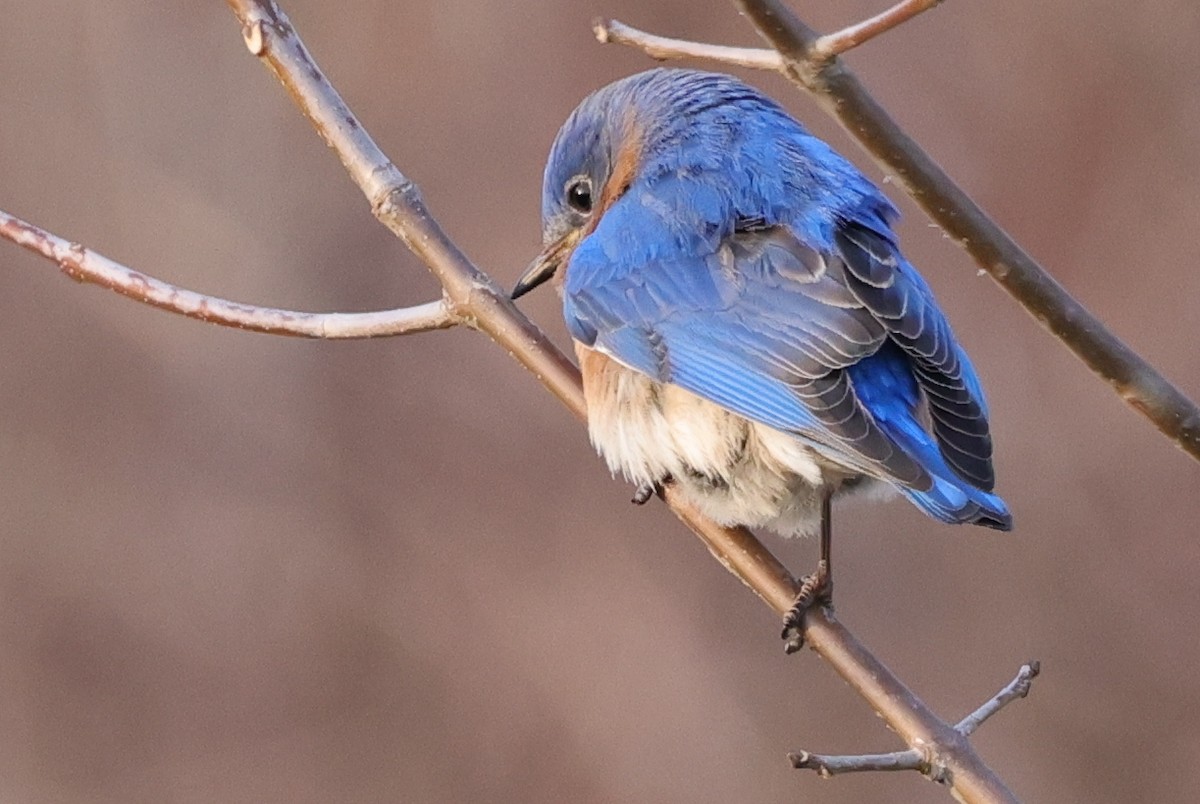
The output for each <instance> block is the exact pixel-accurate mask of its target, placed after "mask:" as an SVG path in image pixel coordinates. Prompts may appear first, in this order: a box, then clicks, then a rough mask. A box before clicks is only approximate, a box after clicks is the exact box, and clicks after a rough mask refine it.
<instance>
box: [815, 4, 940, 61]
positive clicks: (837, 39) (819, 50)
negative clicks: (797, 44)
mask: <svg viewBox="0 0 1200 804" xmlns="http://www.w3.org/2000/svg"><path fill="white" fill-rule="evenodd" d="M941 2H942V0H901V2H899V3H897V4H896V5H894V6H892V7H891V8H889V9H888V10H887V11H885V12H883V13H882V14H876V15H875V16H874V17H871V18H870V19H867V20H863V21H862V22H860V23H857V24H855V25H849V26H847V27H845V28H843V29H842V30H840V31H834V32H833V33H831V34H825V35H824V36H822V37H819V38H818V39H817V41H816V42H814V43H813V46H812V53H811V54H810V55H811V57H812V58H813V59H815V60H817V61H828V60H829V59H832V58H833V57H834V56H839V55H841V54H842V53H845V52H846V51H847V50H851V49H853V48H856V47H858V46H859V45H861V44H863V43H864V42H869V41H870V40H872V39H874V38H875V37H877V36H879V35H880V34H885V33H887V32H888V31H890V30H892V29H893V28H895V27H896V26H897V25H901V24H903V23H905V22H908V21H909V20H910V19H912V18H913V17H915V16H917V15H918V14H920V13H921V12H923V11H928V10H929V9H931V8H933V7H934V6H936V5H938V4H939V3H941Z"/></svg>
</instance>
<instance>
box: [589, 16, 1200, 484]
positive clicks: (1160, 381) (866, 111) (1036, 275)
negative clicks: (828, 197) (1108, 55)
mask: <svg viewBox="0 0 1200 804" xmlns="http://www.w3.org/2000/svg"><path fill="white" fill-rule="evenodd" d="M734 4H735V5H736V6H737V7H738V8H739V9H741V10H742V11H743V12H744V13H745V15H746V16H747V17H749V18H750V20H751V22H752V23H753V24H754V26H755V27H756V28H757V29H758V31H759V33H760V34H761V35H762V37H763V38H764V39H765V40H766V41H767V42H768V43H770V44H771V46H772V48H773V49H774V53H772V51H770V50H765V51H764V50H758V49H755V48H725V47H723V46H721V45H711V44H704V43H699V42H687V41H683V40H679V39H668V38H666V37H661V36H655V35H653V34H649V33H646V32H644V31H639V30H638V29H636V28H631V27H630V26H628V25H624V24H622V23H620V22H617V21H615V20H613V21H608V22H598V23H597V24H596V26H595V28H594V30H595V32H596V38H597V39H599V40H600V41H601V42H616V43H619V44H625V45H630V46H632V47H636V48H639V49H641V50H643V51H645V52H646V53H648V54H649V55H650V56H652V57H654V58H656V59H667V58H671V59H675V58H700V59H708V60H710V61H715V62H718V63H722V64H732V65H736V66H740V67H752V68H757V69H763V70H775V71H778V72H780V73H782V74H783V75H784V76H785V77H787V78H788V79H789V80H791V81H792V83H794V84H796V85H797V86H799V87H800V88H802V89H804V90H806V91H808V92H810V93H812V94H813V96H814V97H816V99H817V100H818V101H819V102H820V103H821V105H822V106H823V107H824V108H825V111H826V112H828V113H829V114H830V115H832V116H833V117H835V118H836V119H837V120H838V121H839V122H840V123H841V124H842V126H843V127H844V128H845V129H846V131H847V132H848V133H849V134H850V136H852V137H853V138H854V139H856V140H857V141H858V142H859V144H860V145H861V146H862V147H863V148H864V149H866V151H867V152H868V153H869V154H870V155H871V156H872V157H873V158H874V159H875V161H876V163H878V164H879V165H880V167H882V168H883V169H884V170H885V171H887V172H888V173H889V174H891V175H895V176H896V177H897V178H898V180H899V182H900V184H901V185H902V186H903V187H904V189H905V190H906V191H907V192H908V194H909V195H911V196H912V197H913V199H914V200H915V201H916V202H917V204H918V205H919V206H920V207H921V208H922V209H923V210H925V213H926V214H927V215H929V217H930V218H932V219H933V220H934V222H936V223H937V224H938V225H939V226H940V227H941V228H942V229H943V230H945V232H946V233H947V234H948V235H950V237H951V238H953V239H954V240H955V241H956V242H957V243H958V244H959V245H960V246H962V247H963V249H965V250H966V252H967V253H968V254H970V255H971V257H972V258H973V259H974V260H975V262H976V263H978V265H979V266H980V267H981V268H983V270H984V271H986V272H987V273H988V274H989V275H990V276H991V277H992V279H994V280H995V281H996V283H997V284H999V285H1000V286H1001V287H1002V288H1004V290H1005V291H1007V292H1008V294H1009V295H1010V296H1012V297H1013V298H1014V299H1016V301H1017V303H1019V304H1020V305H1021V306H1023V307H1024V308H1025V309H1026V310H1027V311H1029V313H1030V314H1031V315H1032V316H1033V317H1034V318H1035V319H1037V321H1038V322H1039V323H1040V324H1041V325H1042V326H1043V327H1045V328H1046V329H1047V330H1049V331H1050V333H1051V334H1052V335H1054V336H1055V337H1057V338H1058V339H1059V340H1060V341H1062V342H1063V343H1064V344H1065V345H1066V347H1067V348H1068V349H1070V350H1071V351H1072V352H1074V353H1075V356H1076V357H1078V358H1079V359H1080V360H1082V361H1083V362H1084V364H1086V365H1087V366H1088V368H1090V369H1091V370H1092V372H1093V373H1094V374H1096V375H1097V376H1098V377H1100V378H1101V379H1102V380H1104V381H1105V382H1106V383H1108V384H1109V385H1110V386H1111V387H1112V389H1113V390H1114V391H1115V392H1116V393H1117V395H1118V396H1120V397H1121V398H1122V399H1123V400H1125V403H1126V404H1128V405H1129V406H1130V407H1131V408H1133V409H1134V410H1136V411H1138V412H1139V413H1141V414H1142V415H1143V416H1145V417H1146V418H1147V419H1149V420H1150V422H1151V423H1152V424H1153V425H1154V426H1155V427H1157V428H1158V430H1159V431H1160V432H1161V433H1162V434H1163V435H1164V436H1166V437H1167V438H1168V439H1170V440H1171V441H1173V442H1174V443H1175V444H1176V446H1178V447H1179V448H1180V449H1182V450H1183V451H1184V452H1186V453H1188V454H1189V455H1191V456H1192V457H1193V458H1195V459H1196V460H1200V408H1198V407H1197V406H1196V403H1195V402H1193V401H1192V400H1191V399H1189V398H1188V397H1187V396H1186V395H1185V394H1184V393H1183V392H1182V391H1180V390H1179V389H1178V388H1177V387H1176V386H1175V385H1174V384H1172V383H1171V381H1170V380H1168V379H1167V378H1166V377H1164V376H1163V375H1162V374H1161V373H1160V372H1159V371H1158V370H1157V369H1156V368H1154V366H1152V365H1151V364H1150V363H1149V362H1147V361H1146V360H1145V359H1144V358H1143V357H1141V356H1140V355H1139V354H1138V353H1137V352H1135V351H1134V350H1133V349H1131V348H1129V346H1127V345H1126V344H1125V343H1124V342H1123V341H1121V339H1120V338H1118V337H1117V336H1116V335H1115V334H1113V333H1112V332H1111V331H1110V330H1109V329H1108V328H1107V327H1106V326H1105V325H1104V323H1103V322H1102V321H1100V319H1098V318H1097V317H1096V316H1095V315H1093V314H1092V313H1091V312H1090V311H1089V310H1088V309H1087V308H1086V307H1084V306H1083V305H1082V304H1080V303H1079V302H1078V301H1077V300H1076V299H1075V298H1074V297H1072V296H1071V294H1070V293H1068V292H1067V290H1066V289H1065V288H1064V287H1063V286H1062V285H1060V284H1059V283H1058V282H1057V281H1056V280H1055V279H1054V277H1052V276H1051V275H1050V274H1049V273H1047V272H1046V269H1044V268H1043V267H1042V266H1041V265H1039V264H1038V263H1037V261H1035V260H1034V259H1033V257H1031V256H1030V255H1029V254H1028V253H1027V252H1026V251H1025V250H1024V249H1023V248H1021V246H1020V245H1019V244H1018V243H1017V242H1016V241H1015V240H1013V239H1012V237H1011V236H1010V235H1009V234H1008V233H1007V232H1005V231H1004V230H1003V229H1001V228H1000V226H999V224H997V223H996V222H995V221H993V220H992V219H991V218H990V217H988V215H987V213H985V212H984V211H983V210H982V209H981V208H980V207H979V205H978V204H976V203H975V202H974V201H973V200H972V199H971V197H970V196H968V195H967V194H966V192H964V191H963V190H962V188H960V187H959V186H958V185H957V184H955V183H954V181H953V180H952V179H951V178H950V177H949V176H948V175H947V174H946V172H945V171H943V170H942V169H941V167H940V166H938V164H937V163H936V162H935V161H934V160H933V159H932V157H930V156H929V154H927V153H925V151H924V150H922V148H921V147H920V146H919V145H918V144H917V143H916V142H915V141H914V140H913V139H912V138H911V137H909V136H908V135H907V134H906V133H904V131H903V130H901V128H900V127H899V126H898V125H897V124H896V122H895V121H894V120H892V118H891V117H890V116H889V115H888V113H887V112H886V111H884V109H883V107H881V106H880V105H879V104H878V103H877V102H876V101H875V99H874V98H873V97H871V95H870V94H869V93H868V92H867V90H866V89H865V88H864V87H863V85H862V84H861V83H859V81H858V79H857V78H856V77H855V76H854V74H853V73H851V72H850V70H849V69H848V68H847V67H846V66H845V64H843V63H842V62H841V60H840V59H837V58H835V57H834V56H836V54H837V53H842V52H844V51H845V50H847V49H849V48H850V47H854V46H855V45H858V44H861V43H862V42H865V41H867V39H870V38H872V37H874V36H877V35H879V34H880V33H883V32H884V31H886V30H890V29H891V28H893V27H895V26H896V25H898V24H900V23H901V22H904V21H905V20H907V19H910V18H911V17H913V16H915V15H916V14H917V13H919V12H920V11H924V10H925V9H926V8H929V7H932V6H933V5H935V3H933V2H929V0H917V1H916V2H912V1H911V0H910V1H908V2H902V3H900V4H899V5H897V6H895V7H893V8H891V9H889V10H888V11H885V12H884V13H883V14H880V15H879V16H877V17H873V18H872V19H870V20H867V21H865V22H863V23H860V24H858V25H853V26H850V27H849V28H846V29H845V30H843V31H839V32H837V33H834V34H829V35H828V36H824V37H822V36H818V35H817V33H816V32H815V31H813V30H812V29H811V28H809V27H808V26H807V25H805V24H804V23H803V22H801V21H800V20H799V19H797V18H796V16H795V15H794V14H793V13H792V12H791V10H790V9H789V8H788V7H787V6H786V5H784V4H783V2H781V0H734Z"/></svg>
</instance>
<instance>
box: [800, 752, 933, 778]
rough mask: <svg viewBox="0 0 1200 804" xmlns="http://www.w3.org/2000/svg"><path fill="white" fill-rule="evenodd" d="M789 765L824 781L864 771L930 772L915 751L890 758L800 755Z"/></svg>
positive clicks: (879, 755)
mask: <svg viewBox="0 0 1200 804" xmlns="http://www.w3.org/2000/svg"><path fill="white" fill-rule="evenodd" d="M788 761H789V762H791V763H792V767H793V768H796V769H797V770H813V771H816V772H817V775H818V776H820V777H821V778H823V779H828V778H829V777H830V776H837V775H838V774H840V773H859V772H863V771H913V770H915V771H921V772H922V773H923V774H924V773H925V771H926V770H927V769H928V766H929V760H928V758H927V757H926V756H925V755H924V754H922V753H921V752H920V751H918V750H917V749H915V748H910V749H908V750H907V751H891V752H889V753H887V754H851V755H840V754H813V753H809V752H808V751H797V752H795V753H793V754H788Z"/></svg>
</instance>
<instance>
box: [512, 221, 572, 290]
mask: <svg viewBox="0 0 1200 804" xmlns="http://www.w3.org/2000/svg"><path fill="white" fill-rule="evenodd" d="M575 239H576V238H573V237H571V236H570V235H567V236H566V237H564V238H562V239H561V240H556V241H555V242H553V243H551V244H550V245H549V246H547V247H546V248H545V250H544V251H542V253H541V254H539V255H538V257H537V259H535V260H534V261H533V262H531V263H530V264H529V267H528V268H526V269H525V273H523V274H521V278H520V279H518V280H517V284H516V285H515V286H514V287H513V289H512V293H510V294H509V295H508V296H509V298H510V299H519V298H521V297H522V296H524V295H525V294H526V293H528V292H529V291H531V290H533V289H534V288H536V287H537V286H538V285H541V284H543V283H545V282H547V281H548V280H549V279H550V278H551V277H552V276H554V273H555V272H556V271H557V270H558V269H559V266H561V265H562V264H563V262H564V261H565V260H566V258H567V256H568V255H569V254H570V253H571V249H572V248H573V247H574V245H575Z"/></svg>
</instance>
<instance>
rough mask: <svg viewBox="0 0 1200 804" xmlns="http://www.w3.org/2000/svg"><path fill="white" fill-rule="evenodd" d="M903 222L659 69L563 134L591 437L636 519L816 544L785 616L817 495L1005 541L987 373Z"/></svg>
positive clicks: (813, 153)
mask: <svg viewBox="0 0 1200 804" xmlns="http://www.w3.org/2000/svg"><path fill="white" fill-rule="evenodd" d="M897 216H898V213H897V211H896V209H895V208H894V207H893V206H892V205H891V203H890V202H889V201H888V200H887V199H886V198H885V197H884V196H883V194H882V193H881V192H880V191H879V189H878V188H877V187H875V186H874V185H873V184H872V183H871V182H870V181H869V180H868V179H867V178H866V177H865V176H863V175H862V174H861V173H860V172H859V171H858V170H857V169H856V168H855V167H854V166H853V165H851V164H850V163H849V162H848V161H846V160H845V159H843V158H842V157H841V156H839V155H838V154H836V153H835V152H834V151H833V149H831V148H830V147H829V146H828V145H827V144H825V143H824V142H822V141H821V140H819V139H817V138H816V137H814V136H813V135H812V134H810V133H809V132H808V131H807V130H806V129H805V128H804V127H803V126H802V125H801V124H800V123H798V122H797V121H796V120H794V119H793V118H792V117H790V116H789V115H788V114H787V113H786V112H785V111H784V110H783V109H782V108H781V107H780V106H779V105H778V104H776V103H775V102H774V101H772V100H770V99H769V98H767V97H765V96H764V95H762V94H761V93H759V92H758V91H757V90H755V89H753V88H751V87H749V86H747V85H746V84H744V83H742V82H741V81H739V80H737V79H735V78H733V77H731V76H727V75H721V74H716V73H706V72H697V71H693V70H668V69H658V70H651V71H649V72H645V73H640V74H638V75H634V76H630V77H628V78H625V79H623V80H620V81H617V82H616V83H613V84H610V85H609V86H607V87H604V88H603V89H600V90H598V91H597V92H595V93H593V94H592V95H590V96H589V97H588V98H586V99H585V100H584V101H583V103H581V104H580V105H579V108H577V109H576V110H575V111H574V112H573V113H572V114H571V116H570V117H569V118H568V119H567V122H566V123H565V124H564V125H563V127H562V130H561V131H559V133H558V137H557V139H556V140H555V142H554V146H553V148H552V149H551V152H550V158H549V162H548V163H547V165H546V173H545V180H544V184H543V189H542V233H543V243H544V248H543V252H542V254H541V256H539V257H538V259H537V260H535V261H534V263H533V264H532V265H531V266H530V268H529V270H528V271H526V273H525V274H524V275H523V276H522V277H521V279H520V280H519V281H518V283H517V286H516V287H515V289H514V290H513V292H512V296H513V298H516V297H518V296H520V295H522V294H524V293H526V292H527V291H529V290H530V289H532V288H534V287H536V286H537V285H539V284H541V283H542V282H545V281H546V280H548V279H550V278H551V277H552V276H553V275H554V274H555V273H556V272H557V271H558V269H559V268H560V267H562V268H565V270H563V271H562V274H563V276H562V278H561V283H562V285H561V287H562V294H563V303H564V304H563V312H564V316H565V318H566V323H567V328H568V329H569V330H570V333H571V336H572V338H573V339H574V341H575V349H576V353H577V355H578V357H579V362H580V368H581V370H582V373H583V387H584V394H585V397H586V400H587V410H588V431H589V434H590V436H591V439H592V442H593V444H594V445H595V446H596V448H597V449H598V450H599V452H600V453H601V454H603V456H604V457H605V459H606V460H607V462H608V465H609V467H610V468H611V469H612V470H613V472H614V473H615V472H617V471H619V472H621V473H622V474H623V475H624V476H625V477H626V478H628V479H629V480H631V481H632V482H634V483H636V484H637V485H638V495H637V497H635V501H644V500H645V499H646V498H647V497H648V496H649V494H650V492H651V491H652V490H655V489H659V490H661V488H662V484H664V483H667V482H672V483H674V484H675V486H676V487H677V488H678V490H679V493H680V494H682V495H683V496H684V497H685V498H686V499H687V500H688V501H689V502H690V503H691V504H693V505H694V506H695V507H696V508H698V509H699V510H700V511H702V512H703V513H705V514H706V515H707V516H709V517H710V518H712V519H714V520H716V521H717V522H720V523H722V524H724V525H747V526H750V527H756V526H763V527H766V528H769V529H771V530H774V531H777V532H779V533H781V534H784V535H799V534H811V533H815V532H817V531H818V530H820V532H821V535H822V540H821V542H822V544H821V547H822V561H821V563H820V564H818V569H817V572H816V573H814V574H813V575H812V576H809V578H807V579H806V582H805V584H804V585H803V591H802V593H801V595H800V597H799V598H798V599H797V605H796V607H795V608H793V610H792V612H791V613H790V614H789V616H788V618H787V621H786V623H787V628H786V629H785V637H787V638H788V639H789V646H790V648H792V649H794V648H796V647H799V644H800V643H799V641H798V639H799V625H800V622H801V618H802V617H803V614H804V611H805V610H806V609H807V608H808V607H809V606H811V605H812V604H813V603H814V602H815V601H816V600H817V599H818V598H821V599H826V600H827V599H828V592H829V581H830V578H829V564H828V559H829V531H830V529H829V500H830V498H831V497H833V496H838V497H842V496H846V495H849V494H861V493H866V492H869V491H880V490H884V491H886V490H888V489H895V490H898V491H899V492H900V493H901V494H903V495H904V496H905V497H907V498H908V499H909V500H910V501H912V503H913V504H915V505H916V506H917V507H918V508H920V509H921V510H922V511H924V512H925V513H927V514H928V515H930V516H931V517H933V518H935V519H938V520H940V521H942V522H952V523H960V522H969V523H973V524H978V525H987V526H988V527H992V528H998V529H1000V530H1008V529H1009V528H1010V527H1011V526H1012V517H1011V515H1010V514H1009V512H1008V508H1007V507H1006V506H1005V504H1004V501H1003V500H1001V499H1000V498H999V497H998V496H996V495H994V494H992V493H991V491H992V487H993V484H994V480H993V472H992V440H991V436H990V435H989V433H988V420H987V406H986V403H985V401H984V397H983V389H982V388H981V387H980V383H979V378H978V377H977V376H976V374H975V370H974V368H973V367H972V366H971V362H970V360H969V359H968V357H967V355H966V353H965V352H964V351H963V349H962V347H961V346H959V344H958V342H957V341H956V340H955V337H954V334H953V332H951V330H950V325H949V323H948V322H947V321H946V318H945V316H944V315H943V313H942V311H941V310H940V309H939V307H938V305H937V302H936V301H935V299H934V297H933V293H932V291H931V290H930V289H929V286H928V285H927V284H926V283H925V280H924V279H922V278H921V275H920V274H919V273H917V271H916V269H915V268H913V266H912V265H910V264H909V263H908V262H907V261H906V260H905V259H904V257H903V255H902V254H901V253H900V249H899V246H898V245H897V242H896V235H895V234H894V233H893V231H892V228H891V224H892V222H893V221H894V220H895V219H896V218H897Z"/></svg>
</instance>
